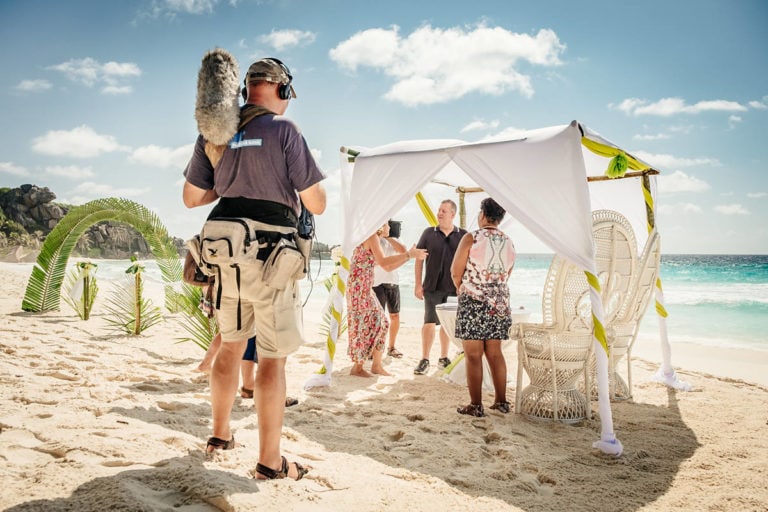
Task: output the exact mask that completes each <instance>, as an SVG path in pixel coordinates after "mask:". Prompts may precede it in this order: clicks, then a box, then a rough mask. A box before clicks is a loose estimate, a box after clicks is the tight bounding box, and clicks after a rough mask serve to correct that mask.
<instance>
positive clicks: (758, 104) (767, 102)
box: [749, 96, 768, 110]
mask: <svg viewBox="0 0 768 512" xmlns="http://www.w3.org/2000/svg"><path fill="white" fill-rule="evenodd" d="M749 106H750V107H752V108H754V109H755V110H765V109H768V96H763V98H762V99H761V100H753V101H750V102H749Z"/></svg>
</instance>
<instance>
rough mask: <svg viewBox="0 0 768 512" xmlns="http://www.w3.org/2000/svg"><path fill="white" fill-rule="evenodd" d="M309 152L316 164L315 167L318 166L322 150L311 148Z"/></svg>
mask: <svg viewBox="0 0 768 512" xmlns="http://www.w3.org/2000/svg"><path fill="white" fill-rule="evenodd" d="M309 152H310V153H312V157H313V158H314V159H315V162H317V165H320V159H321V158H322V157H323V152H322V150H320V149H316V148H312V149H310V150H309Z"/></svg>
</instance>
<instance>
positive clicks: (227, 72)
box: [195, 48, 240, 146]
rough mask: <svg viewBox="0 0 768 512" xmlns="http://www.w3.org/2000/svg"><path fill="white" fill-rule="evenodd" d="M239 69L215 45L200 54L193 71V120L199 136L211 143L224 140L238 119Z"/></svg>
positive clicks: (232, 58)
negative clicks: (197, 71) (201, 58)
mask: <svg viewBox="0 0 768 512" xmlns="http://www.w3.org/2000/svg"><path fill="white" fill-rule="evenodd" d="M239 74H240V71H239V69H238V66H237V60H235V58H234V57H233V56H232V55H231V54H230V53H229V52H228V51H226V50H223V49H221V48H216V49H214V50H211V51H209V52H208V53H206V54H205V56H204V57H203V61H202V64H201V65H200V73H199V74H198V75H197V102H196V104H195V120H197V129H198V130H199V132H200V134H201V135H202V136H203V138H204V139H205V140H206V141H207V142H209V143H211V144H214V145H217V146H220V145H224V144H226V143H227V142H228V141H229V139H231V138H232V136H233V135H234V134H235V133H237V125H238V123H239V122H240V107H239V105H238V98H239V96H240V83H239V80H238V76H239Z"/></svg>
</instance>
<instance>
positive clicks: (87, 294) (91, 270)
mask: <svg viewBox="0 0 768 512" xmlns="http://www.w3.org/2000/svg"><path fill="white" fill-rule="evenodd" d="M97 268H98V265H96V264H95V263H91V262H90V261H81V262H80V263H77V264H76V265H75V266H74V267H73V268H72V270H71V271H70V272H69V274H67V282H66V283H65V284H64V288H65V290H66V292H67V293H65V294H64V301H65V302H66V303H67V304H69V305H70V306H71V307H72V309H74V310H75V313H77V316H79V317H80V318H81V319H82V320H88V319H89V318H90V316H91V309H93V302H94V300H95V299H96V294H97V293H98V292H99V285H98V284H97V283H96V276H95V275H94V274H95V273H96V269H97Z"/></svg>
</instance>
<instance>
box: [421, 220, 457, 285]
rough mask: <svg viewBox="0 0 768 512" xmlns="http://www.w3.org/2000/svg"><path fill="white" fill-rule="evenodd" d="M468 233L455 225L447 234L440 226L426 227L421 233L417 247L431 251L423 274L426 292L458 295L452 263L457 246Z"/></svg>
mask: <svg viewBox="0 0 768 512" xmlns="http://www.w3.org/2000/svg"><path fill="white" fill-rule="evenodd" d="M466 233H467V230H466V229H462V228H457V227H456V226H453V231H451V232H450V233H449V234H448V236H445V235H444V234H443V232H442V231H440V228H439V227H438V226H435V227H433V228H427V229H425V230H424V232H423V233H422V234H421V238H419V243H417V244H416V247H418V248H419V249H426V250H427V252H428V253H429V255H428V256H427V258H426V260H425V268H424V272H423V274H422V278H423V283H422V286H423V288H424V291H425V292H435V291H440V292H446V293H449V294H452V295H456V287H455V286H454V285H453V279H451V263H453V255H454V254H456V248H457V247H458V246H459V242H461V239H462V238H463V237H464V235H465V234H466Z"/></svg>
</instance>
